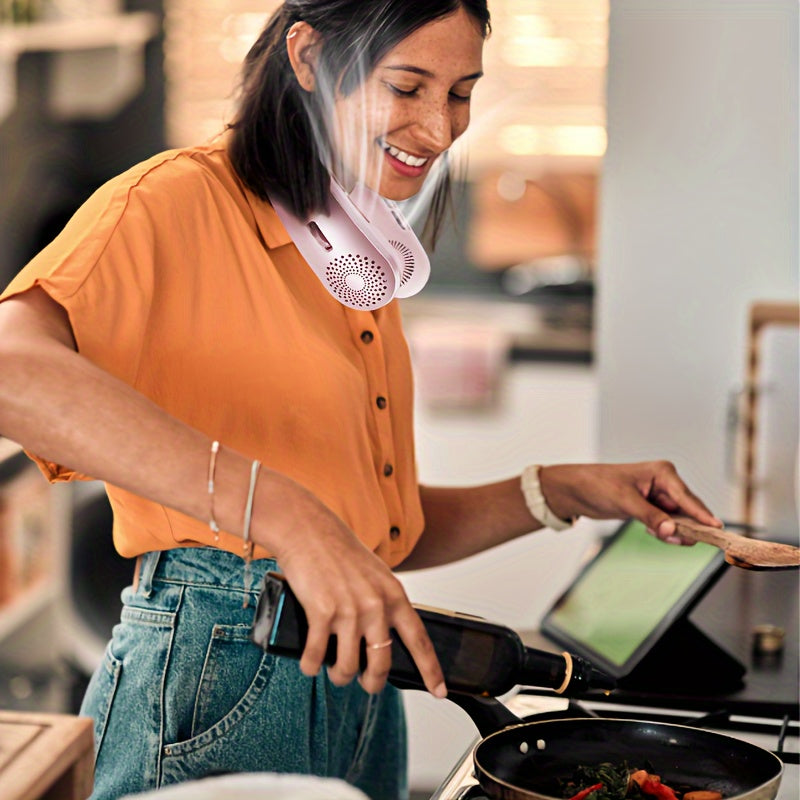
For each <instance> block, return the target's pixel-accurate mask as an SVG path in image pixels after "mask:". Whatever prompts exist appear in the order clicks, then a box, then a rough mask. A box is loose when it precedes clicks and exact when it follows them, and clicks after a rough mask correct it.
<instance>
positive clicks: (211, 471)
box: [208, 441, 219, 544]
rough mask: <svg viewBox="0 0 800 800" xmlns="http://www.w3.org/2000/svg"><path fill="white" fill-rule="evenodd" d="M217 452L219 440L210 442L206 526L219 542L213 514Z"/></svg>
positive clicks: (215, 540) (217, 528) (217, 527)
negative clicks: (208, 508)
mask: <svg viewBox="0 0 800 800" xmlns="http://www.w3.org/2000/svg"><path fill="white" fill-rule="evenodd" d="M217 453H219V442H217V441H214V442H211V455H210V456H209V459H208V503H209V507H210V510H209V514H208V527H209V528H211V530H212V532H213V533H214V542H215V543H216V544H219V525H217V518H216V516H215V514H214V475H215V474H216V471H217Z"/></svg>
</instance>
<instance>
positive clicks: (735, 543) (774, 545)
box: [673, 516, 800, 569]
mask: <svg viewBox="0 0 800 800" xmlns="http://www.w3.org/2000/svg"><path fill="white" fill-rule="evenodd" d="M673 519H674V520H675V529H676V532H677V533H678V535H679V536H681V537H682V538H684V539H686V540H688V541H693V542H705V543H706V544H711V545H714V547H719V549H720V550H722V551H723V552H724V553H725V560H726V561H727V562H728V563H729V564H732V565H733V566H734V567H742V568H743V569H798V568H800V547H793V546H792V545H790V544H780V543H779V542H765V541H763V540H761V539H748V538H747V537H746V536H740V535H739V534H737V533H731V532H730V531H726V530H725V529H724V528H723V529H720V528H712V527H711V526H710V525H703V524H701V523H699V522H695V520H693V519H690V518H689V517H683V516H674V517H673Z"/></svg>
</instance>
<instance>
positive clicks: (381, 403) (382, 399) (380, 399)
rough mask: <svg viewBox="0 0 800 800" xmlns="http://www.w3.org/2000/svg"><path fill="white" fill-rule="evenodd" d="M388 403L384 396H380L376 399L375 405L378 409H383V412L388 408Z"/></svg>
mask: <svg viewBox="0 0 800 800" xmlns="http://www.w3.org/2000/svg"><path fill="white" fill-rule="evenodd" d="M386 403H387V400H386V398H385V397H383V396H382V395H378V397H376V398H375V405H376V406H378V408H379V409H381V411H383V409H384V408H386Z"/></svg>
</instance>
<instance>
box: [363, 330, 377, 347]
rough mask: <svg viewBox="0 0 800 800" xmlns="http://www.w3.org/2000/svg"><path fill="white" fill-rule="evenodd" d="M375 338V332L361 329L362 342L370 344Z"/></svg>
mask: <svg viewBox="0 0 800 800" xmlns="http://www.w3.org/2000/svg"><path fill="white" fill-rule="evenodd" d="M374 338H375V334H373V332H372V331H361V341H362V342H364V344H371V343H372V340H373V339H374Z"/></svg>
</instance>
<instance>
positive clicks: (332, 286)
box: [270, 178, 431, 311]
mask: <svg viewBox="0 0 800 800" xmlns="http://www.w3.org/2000/svg"><path fill="white" fill-rule="evenodd" d="M270 202H271V203H272V206H273V208H274V209H275V211H276V213H277V214H278V217H279V218H280V220H281V222H282V223H283V225H284V227H285V228H286V230H287V231H288V233H289V235H290V236H291V237H292V240H293V241H294V243H295V245H296V246H297V249H298V250H299V251H300V253H301V255H302V256H303V258H305V260H306V261H307V262H308V264H309V266H310V267H311V269H312V270H313V271H314V273H315V274H316V276H317V277H318V278H319V279H320V281H322V285H323V286H324V287H325V288H326V289H327V290H328V291H329V292H330V293H331V294H332V295H333V296H334V297H335V298H336V299H337V300H338V301H339V302H340V303H342V304H344V305H346V306H349V307H350V308H356V309H359V310H361V311H372V310H374V309H376V308H380V307H381V306H385V305H386V304H387V303H389V302H390V301H391V300H392V299H393V298H395V297H410V296H411V295H414V294H416V293H417V292H419V291H420V290H421V289H422V287H423V286H425V284H426V283H427V281H428V276H429V275H430V271H431V267H430V262H429V261H428V256H427V254H426V253H425V250H424V249H423V248H422V245H421V244H420V242H419V239H417V237H416V234H415V233H414V231H413V230H412V228H411V226H410V225H409V224H408V223H407V222H406V220H405V219H404V217H403V214H402V212H401V211H400V209H399V208H398V207H397V205H396V204H395V203H393V202H392V201H391V200H386V199H385V198H383V197H381V196H380V195H379V194H377V193H376V192H373V191H372V190H371V189H369V188H367V187H366V186H364V185H363V184H360V183H359V184H356V186H355V188H354V189H353V190H352V191H351V192H350V193H349V194H348V193H347V192H346V191H345V190H344V189H343V188H342V187H341V186H340V185H339V183H338V182H337V181H336V180H335V179H333V178H331V189H330V199H329V211H328V213H327V214H326V213H325V212H323V211H320V212H318V213H315V214H313V215H312V216H311V217H310V218H309V219H307V220H305V221H302V220H300V219H298V218H297V217H296V216H294V214H292V213H291V212H290V211H289V210H288V209H287V208H286V207H285V206H284V205H283V204H282V203H279V202H278V201H276V200H274V199H272V198H270Z"/></svg>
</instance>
